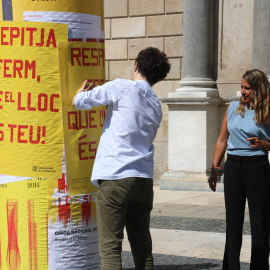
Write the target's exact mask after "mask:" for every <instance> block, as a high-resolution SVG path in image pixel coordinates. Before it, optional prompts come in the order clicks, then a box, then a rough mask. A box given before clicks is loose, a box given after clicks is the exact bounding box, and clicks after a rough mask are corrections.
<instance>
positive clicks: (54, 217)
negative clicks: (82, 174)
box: [48, 173, 100, 270]
mask: <svg viewBox="0 0 270 270" xmlns="http://www.w3.org/2000/svg"><path fill="white" fill-rule="evenodd" d="M96 219H97V217H96V193H88V194H81V195H76V196H71V195H70V194H69V191H68V187H67V182H66V178H65V174H64V173H63V175H62V178H59V179H58V180H57V179H56V180H55V179H48V250H49V253H48V255H49V256H48V257H49V269H50V270H55V269H61V270H65V269H66V270H70V269H81V270H87V269H91V270H98V269H100V268H99V260H100V258H99V253H98V235H97V220H96Z"/></svg>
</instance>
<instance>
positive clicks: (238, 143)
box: [227, 101, 270, 156]
mask: <svg viewBox="0 0 270 270" xmlns="http://www.w3.org/2000/svg"><path fill="white" fill-rule="evenodd" d="M238 106H239V101H232V102H231V103H230V106H229V110H228V115H227V128H228V131H229V134H230V135H229V138H228V141H227V153H228V154H230V155H238V156H261V155H267V154H268V151H266V150H264V149H262V148H258V147H256V148H255V147H250V146H249V145H250V142H249V141H246V139H247V138H251V137H258V138H259V139H260V140H270V125H259V124H256V122H255V120H254V119H255V111H254V110H249V109H248V108H247V106H246V107H245V113H244V115H243V116H242V115H241V114H239V113H236V110H237V108H238Z"/></svg>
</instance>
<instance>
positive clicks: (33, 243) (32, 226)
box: [27, 200, 38, 270]
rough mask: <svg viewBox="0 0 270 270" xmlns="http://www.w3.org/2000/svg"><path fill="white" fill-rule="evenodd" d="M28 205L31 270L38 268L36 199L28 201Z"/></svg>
mask: <svg viewBox="0 0 270 270" xmlns="http://www.w3.org/2000/svg"><path fill="white" fill-rule="evenodd" d="M27 206H28V237H29V270H37V269H38V261H37V258H38V252H37V224H36V222H35V215H34V210H35V206H34V200H28V201H27Z"/></svg>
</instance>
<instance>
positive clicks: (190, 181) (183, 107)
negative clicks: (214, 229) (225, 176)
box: [160, 89, 225, 192]
mask: <svg viewBox="0 0 270 270" xmlns="http://www.w3.org/2000/svg"><path fill="white" fill-rule="evenodd" d="M211 92H212V93H213V92H215V90H213V89H212V91H211ZM178 94H179V93H177V95H178ZM186 94H190V95H191V97H189V98H188V97H183V96H181V97H169V98H163V99H161V101H162V102H163V103H166V104H167V105H168V107H169V125H168V132H169V138H168V139H169V140H168V169H169V170H168V172H166V173H165V174H164V175H162V176H161V178H160V188H161V189H168V190H169V189H175V190H201V191H209V192H210V191H211V190H210V188H209V186H208V176H209V174H210V169H209V168H210V167H211V166H212V162H213V157H214V151H215V144H216V141H217V138H218V135H219V131H220V122H222V121H220V115H222V119H223V111H224V109H225V107H224V103H223V99H221V98H218V97H204V98H203V97H194V95H196V93H194V92H190V93H186ZM200 94H204V95H207V93H206V92H203V91H202V90H201V92H200ZM192 95H193V96H192ZM223 107H224V108H223ZM222 186H223V184H221V185H219V186H218V188H217V190H218V191H222V190H223V189H222Z"/></svg>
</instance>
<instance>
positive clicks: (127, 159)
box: [72, 47, 170, 270]
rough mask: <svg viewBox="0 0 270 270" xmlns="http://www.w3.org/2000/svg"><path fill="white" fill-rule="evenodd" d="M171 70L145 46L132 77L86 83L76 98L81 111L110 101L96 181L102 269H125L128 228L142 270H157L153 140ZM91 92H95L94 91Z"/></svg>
mask: <svg viewBox="0 0 270 270" xmlns="http://www.w3.org/2000/svg"><path fill="white" fill-rule="evenodd" d="M169 71H170V63H169V61H168V58H167V56H166V55H165V54H164V53H163V52H161V51H159V50H158V49H156V48H152V47H150V48H147V49H145V50H142V51H141V52H140V53H139V54H138V56H137V58H136V60H135V68H134V74H133V79H132V80H124V79H116V80H114V81H111V82H108V83H106V84H104V85H102V86H98V87H95V88H94V89H93V90H91V89H92V86H87V85H86V82H84V84H83V86H82V88H81V89H79V91H78V92H77V94H76V95H75V96H74V98H73V101H72V103H73V105H75V106H76V108H77V109H80V110H83V109H91V108H92V107H95V106H99V105H101V104H103V105H107V106H108V107H107V112H106V118H105V123H104V126H103V131H102V135H101V138H100V142H99V146H98V150H97V155H96V159H95V163H94V167H93V171H92V177H91V181H92V183H93V184H94V185H95V186H97V187H99V190H98V193H97V202H96V203H97V216H98V235H99V252H100V256H101V262H100V264H101V269H102V270H120V269H122V266H121V251H122V240H123V230H124V227H125V226H126V230H127V234H128V239H129V242H130V245H131V250H132V254H133V258H134V262H135V267H136V269H140V270H141V269H154V263H153V256H152V240H151V235H150V230H149V225H150V212H151V210H152V205H153V180H152V179H153V165H154V161H153V155H154V145H153V140H154V138H155V136H156V133H157V129H158V127H159V125H160V122H161V119H162V110H161V105H160V102H159V99H158V97H157V96H156V95H155V93H154V91H153V89H152V86H153V85H154V84H155V83H157V82H159V81H161V80H163V79H164V78H165V77H166V76H167V74H168V72H169ZM89 90H91V91H89Z"/></svg>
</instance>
